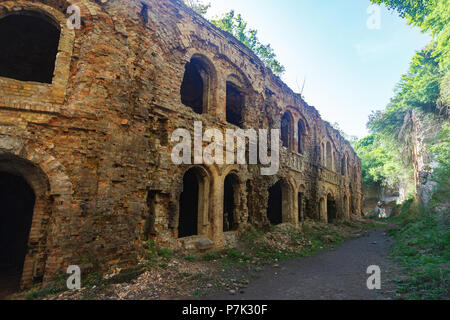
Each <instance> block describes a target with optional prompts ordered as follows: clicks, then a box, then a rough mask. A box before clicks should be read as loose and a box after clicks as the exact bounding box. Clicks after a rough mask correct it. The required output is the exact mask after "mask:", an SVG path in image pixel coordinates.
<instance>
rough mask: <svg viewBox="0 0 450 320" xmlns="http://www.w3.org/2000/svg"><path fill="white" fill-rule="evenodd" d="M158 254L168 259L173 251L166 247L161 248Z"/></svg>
mask: <svg viewBox="0 0 450 320" xmlns="http://www.w3.org/2000/svg"><path fill="white" fill-rule="evenodd" d="M158 254H159V256H160V257H162V258H164V259H166V260H169V259H170V258H172V254H173V252H172V250H170V249H168V248H162V249H160V250H159V252H158Z"/></svg>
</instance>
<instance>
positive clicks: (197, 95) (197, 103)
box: [180, 58, 209, 114]
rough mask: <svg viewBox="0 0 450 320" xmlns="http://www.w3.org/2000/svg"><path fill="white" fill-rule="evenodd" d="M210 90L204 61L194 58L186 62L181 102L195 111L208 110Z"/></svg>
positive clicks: (202, 111)
mask: <svg viewBox="0 0 450 320" xmlns="http://www.w3.org/2000/svg"><path fill="white" fill-rule="evenodd" d="M208 90H209V74H208V71H207V69H206V67H205V65H204V63H203V62H202V61H201V60H199V59H196V58H193V59H192V60H191V61H190V62H188V63H187V64H186V69H185V73H184V78H183V83H182V84H181V92H180V93H181V102H182V103H183V104H184V105H185V106H188V107H190V108H191V109H192V110H193V111H194V112H195V113H198V114H202V113H204V112H206V108H207V101H208Z"/></svg>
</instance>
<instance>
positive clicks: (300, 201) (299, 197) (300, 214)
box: [298, 192, 304, 222]
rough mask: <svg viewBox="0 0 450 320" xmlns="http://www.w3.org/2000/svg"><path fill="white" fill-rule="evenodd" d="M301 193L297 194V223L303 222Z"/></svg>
mask: <svg viewBox="0 0 450 320" xmlns="http://www.w3.org/2000/svg"><path fill="white" fill-rule="evenodd" d="M303 198H304V197H303V193H301V192H300V193H299V194H298V221H299V222H300V221H302V220H303Z"/></svg>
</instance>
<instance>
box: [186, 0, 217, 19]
mask: <svg viewBox="0 0 450 320" xmlns="http://www.w3.org/2000/svg"><path fill="white" fill-rule="evenodd" d="M183 1H184V3H185V4H186V5H187V6H188V7H189V8H191V9H192V10H194V11H195V12H197V13H198V14H200V15H202V16H204V15H205V14H206V13H207V12H208V10H209V8H211V3H208V4H203V3H202V2H200V1H198V0H183Z"/></svg>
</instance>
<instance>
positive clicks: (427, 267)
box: [389, 199, 450, 300]
mask: <svg viewBox="0 0 450 320" xmlns="http://www.w3.org/2000/svg"><path fill="white" fill-rule="evenodd" d="M391 221H392V222H395V223H396V224H397V227H396V228H395V229H392V230H390V231H389V232H390V233H391V234H392V235H393V237H394V239H395V243H394V245H393V246H392V256H393V258H394V259H395V260H396V261H397V262H399V263H400V265H402V266H403V267H404V268H405V274H406V277H402V278H397V279H394V282H395V283H396V284H397V290H396V294H397V295H398V298H403V299H414V300H416V299H427V300H431V299H433V300H434V299H448V298H449V293H450V292H449V288H450V282H449V281H450V279H449V277H450V264H449V261H450V229H449V227H450V225H449V220H448V219H446V217H444V216H441V215H436V214H432V213H430V212H429V211H426V210H424V209H423V208H419V207H418V206H417V204H416V203H415V201H414V200H413V199H410V200H408V201H406V202H405V203H404V204H403V205H402V206H401V208H400V215H399V216H398V217H394V218H391Z"/></svg>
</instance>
